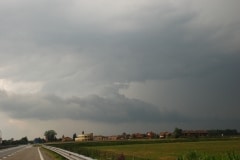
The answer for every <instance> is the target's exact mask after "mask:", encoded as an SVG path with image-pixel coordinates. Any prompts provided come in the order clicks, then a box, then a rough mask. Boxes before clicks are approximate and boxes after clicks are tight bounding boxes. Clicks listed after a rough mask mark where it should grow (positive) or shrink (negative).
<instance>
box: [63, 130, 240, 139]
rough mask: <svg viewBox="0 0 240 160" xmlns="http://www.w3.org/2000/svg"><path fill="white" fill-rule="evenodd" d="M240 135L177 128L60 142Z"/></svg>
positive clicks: (75, 136) (233, 131) (226, 131)
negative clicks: (172, 130)
mask: <svg viewBox="0 0 240 160" xmlns="http://www.w3.org/2000/svg"><path fill="white" fill-rule="evenodd" d="M238 135H240V133H239V132H238V131H237V130H235V129H226V130H182V129H179V128H176V129H175V130H174V132H168V131H164V132H160V133H155V132H153V131H150V132H147V133H132V134H127V133H125V132H124V133H122V134H120V135H112V136H102V135H94V134H93V133H84V131H82V133H81V134H79V135H77V134H74V135H73V137H67V136H64V135H63V136H62V138H60V139H59V141H62V142H69V141H76V142H84V141H117V140H130V139H167V138H188V137H189V138H200V137H225V136H238Z"/></svg>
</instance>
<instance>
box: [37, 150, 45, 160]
mask: <svg viewBox="0 0 240 160" xmlns="http://www.w3.org/2000/svg"><path fill="white" fill-rule="evenodd" d="M38 153H39V156H40V159H41V160H44V158H43V156H42V153H41V151H40V149H39V147H38Z"/></svg>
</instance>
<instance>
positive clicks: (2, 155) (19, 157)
mask: <svg viewBox="0 0 240 160" xmlns="http://www.w3.org/2000/svg"><path fill="white" fill-rule="evenodd" d="M28 159H29V160H53V159H51V158H50V157H48V156H47V155H46V154H45V152H42V150H40V149H39V147H33V146H32V145H24V146H18V147H13V148H8V149H2V150H0V160H28Z"/></svg>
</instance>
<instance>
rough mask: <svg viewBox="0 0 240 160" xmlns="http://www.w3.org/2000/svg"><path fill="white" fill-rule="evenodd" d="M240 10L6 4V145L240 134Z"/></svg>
mask: <svg viewBox="0 0 240 160" xmlns="http://www.w3.org/2000/svg"><path fill="white" fill-rule="evenodd" d="M239 6H240V1H239V0H228V1H226V0H211V1H208V0H201V1H199V0H121V1H113V0H95V1H89V0H51V1H49V0H35V1H32V0H21V1H19V0H7V1H0V130H1V131H2V134H3V139H10V138H12V137H13V138H15V139H18V138H21V137H24V136H27V137H28V138H29V139H33V138H35V137H43V134H44V132H45V131H46V130H49V129H54V130H55V131H56V132H57V133H58V137H61V136H62V135H63V134H64V135H65V136H70V137H72V135H73V134H74V133H77V134H79V133H81V132H82V131H83V130H84V131H85V132H86V133H87V132H93V133H94V134H98V135H99V134H103V135H112V134H121V133H123V132H126V133H134V132H143V133H145V132H147V131H154V132H160V131H173V130H174V128H175V127H179V128H182V129H227V128H230V129H238V130H240V128H239V122H240V117H239V113H240V83H239V82H240V45H239V44H240V18H239V15H240V10H239Z"/></svg>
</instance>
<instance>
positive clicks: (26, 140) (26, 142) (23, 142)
mask: <svg viewBox="0 0 240 160" xmlns="http://www.w3.org/2000/svg"><path fill="white" fill-rule="evenodd" d="M19 143H20V144H28V138H27V137H23V138H22V139H20V140H19Z"/></svg>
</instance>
